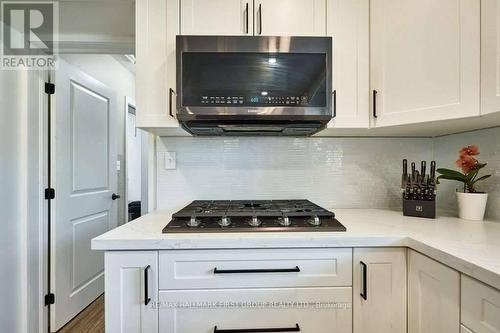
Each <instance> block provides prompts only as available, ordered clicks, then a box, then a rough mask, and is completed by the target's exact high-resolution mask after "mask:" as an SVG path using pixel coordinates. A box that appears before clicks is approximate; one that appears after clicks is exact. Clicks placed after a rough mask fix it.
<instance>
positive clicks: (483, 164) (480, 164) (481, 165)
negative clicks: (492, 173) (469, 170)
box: [474, 163, 488, 170]
mask: <svg viewBox="0 0 500 333" xmlns="http://www.w3.org/2000/svg"><path fill="white" fill-rule="evenodd" d="M487 165H488V163H478V164H476V167H475V168H474V170H480V169H482V168H484V167H485V166H487Z"/></svg>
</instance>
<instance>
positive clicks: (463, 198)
mask: <svg viewBox="0 0 500 333" xmlns="http://www.w3.org/2000/svg"><path fill="white" fill-rule="evenodd" d="M477 155H479V148H478V146H476V145H471V146H467V147H463V148H462V149H460V151H459V159H458V160H457V161H456V164H457V166H458V167H459V168H460V169H461V170H462V172H459V171H455V170H450V169H443V168H440V169H437V170H436V171H437V172H438V173H439V174H440V176H439V177H438V178H437V183H438V184H439V181H440V180H441V179H446V180H456V181H459V182H461V183H463V192H459V191H458V190H457V201H458V216H459V217H460V218H462V219H466V220H475V221H482V220H483V219H484V212H485V210H486V202H487V201H488V194H487V193H484V192H478V191H477V188H476V185H477V183H478V182H480V181H482V180H485V179H487V178H489V177H490V176H491V175H484V176H479V171H480V170H481V169H482V168H484V167H485V166H486V163H480V162H479V161H478V160H477V158H476V156H477Z"/></svg>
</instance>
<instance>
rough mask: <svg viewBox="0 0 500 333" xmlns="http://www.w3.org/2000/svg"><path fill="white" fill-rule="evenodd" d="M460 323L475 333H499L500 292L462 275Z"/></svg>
mask: <svg viewBox="0 0 500 333" xmlns="http://www.w3.org/2000/svg"><path fill="white" fill-rule="evenodd" d="M461 311H462V313H461V314H462V323H463V324H464V325H465V326H467V327H470V328H471V329H472V330H473V331H474V332H475V333H498V332H500V291H499V290H496V289H494V288H492V287H490V286H487V285H485V284H483V283H481V282H479V281H477V280H474V279H472V278H470V277H468V276H465V275H462V309H461Z"/></svg>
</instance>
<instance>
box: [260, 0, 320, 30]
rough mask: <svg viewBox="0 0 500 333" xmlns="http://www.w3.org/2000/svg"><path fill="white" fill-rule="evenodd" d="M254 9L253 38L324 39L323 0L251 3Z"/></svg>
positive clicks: (268, 0) (284, 0) (283, 0)
mask: <svg viewBox="0 0 500 333" xmlns="http://www.w3.org/2000/svg"><path fill="white" fill-rule="evenodd" d="M254 6H255V7H254V12H255V15H254V22H255V23H254V27H255V29H254V34H255V35H263V36H325V35H326V0H280V1H276V0H255V3H254Z"/></svg>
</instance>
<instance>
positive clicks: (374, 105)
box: [373, 90, 378, 118]
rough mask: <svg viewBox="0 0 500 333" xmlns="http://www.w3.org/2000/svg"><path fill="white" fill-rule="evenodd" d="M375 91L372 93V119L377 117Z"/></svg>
mask: <svg viewBox="0 0 500 333" xmlns="http://www.w3.org/2000/svg"><path fill="white" fill-rule="evenodd" d="M377 93H378V92H377V91H376V90H374V91H373V118H378V116H377Z"/></svg>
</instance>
